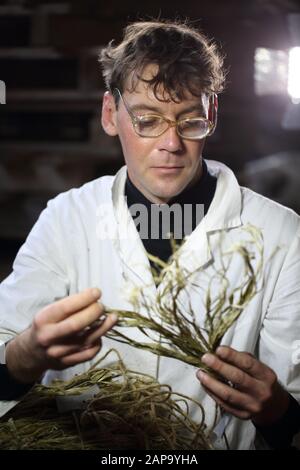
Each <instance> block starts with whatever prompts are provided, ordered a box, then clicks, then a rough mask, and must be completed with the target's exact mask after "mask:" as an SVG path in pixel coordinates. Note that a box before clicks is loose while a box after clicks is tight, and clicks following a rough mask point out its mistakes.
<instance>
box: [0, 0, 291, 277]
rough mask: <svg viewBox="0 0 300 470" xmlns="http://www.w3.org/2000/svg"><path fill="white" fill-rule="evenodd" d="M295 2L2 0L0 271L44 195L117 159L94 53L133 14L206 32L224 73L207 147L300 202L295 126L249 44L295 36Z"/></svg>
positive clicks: (273, 44) (281, 196)
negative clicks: (255, 170)
mask: <svg viewBox="0 0 300 470" xmlns="http://www.w3.org/2000/svg"><path fill="white" fill-rule="evenodd" d="M293 12H298V13H300V2H299V1H289V0H286V1H285V0H277V1H276V0H274V1H267V0H266V1H265V0H248V1H247V0H239V1H238V0H223V1H220V0H209V1H208V0H207V1H206V2H204V1H195V0H184V1H183V0H181V1H178V0H172V1H171V0H168V1H157V0H151V1H144V2H142V1H138V0H130V1H126V2H123V3H122V4H121V3H120V2H119V0H109V1H107V0H105V1H102V0H82V1H79V0H77V1H76V0H75V1H61V2H58V1H56V2H55V1H54V0H53V1H37V0H31V1H30V0H28V1H22V0H15V1H0V80H3V81H5V83H6V88H7V97H6V105H1V106H0V250H1V251H0V279H1V278H3V277H4V276H5V275H6V274H7V273H8V272H9V271H10V269H11V262H12V259H13V258H14V256H15V254H16V251H17V249H18V247H19V246H20V245H21V243H22V242H23V241H24V239H25V238H26V235H27V234H28V232H29V230H30V228H31V227H32V225H33V224H34V222H35V221H36V219H37V217H38V215H39V213H40V211H41V210H42V209H43V208H44V207H45V205H46V202H47V200H48V199H50V198H52V197H54V196H55V195H56V194H57V193H59V192H62V191H66V190H68V189H69V188H71V187H74V186H80V185H81V184H83V183H85V182H86V181H89V180H91V179H94V178H97V177H99V176H101V175H104V174H113V173H115V172H116V170H117V169H118V168H119V167H120V166H121V165H122V164H123V160H122V155H121V151H120V147H119V144H118V142H117V140H116V139H111V138H108V137H107V136H105V135H104V133H103V131H102V129H101V125H100V109H101V107H100V106H101V98H102V94H103V91H104V87H103V82H102V78H101V73H100V67H99V64H98V62H97V56H98V54H99V50H100V48H101V46H103V45H106V44H107V42H108V41H110V40H111V39H113V38H114V39H116V40H119V39H121V36H122V29H123V28H124V26H126V25H127V24H128V23H129V22H131V21H134V20H137V19H151V18H153V17H154V18H159V17H161V18H170V19H174V18H176V17H177V18H181V19H184V18H188V19H189V20H190V21H191V22H192V24H193V25H195V26H197V27H199V28H200V29H201V30H203V31H204V32H205V33H206V34H207V35H208V36H210V37H213V38H215V40H216V41H217V43H218V44H219V45H220V47H221V48H222V50H223V52H224V53H225V54H226V66H227V68H228V70H229V72H228V83H227V88H226V91H225V92H224V93H223V94H222V95H221V96H220V114H219V122H218V127H217V131H216V132H215V134H214V136H213V137H212V138H210V139H209V140H208V142H207V145H206V150H205V156H206V157H207V158H211V159H215V160H220V161H222V162H224V163H226V164H227V165H229V166H230V167H231V168H232V169H233V170H234V171H235V172H236V174H237V176H238V178H239V180H240V182H241V184H245V185H248V186H250V187H254V189H257V188H258V189H259V191H260V192H262V193H264V194H266V195H267V196H270V197H272V198H274V199H277V200H278V201H279V202H282V203H284V204H287V205H289V206H290V207H293V208H294V209H295V210H296V211H299V208H300V196H299V197H298V191H299V190H298V187H299V184H298V179H297V178H298V173H300V167H298V166H297V165H298V162H300V155H299V147H300V145H299V144H300V137H299V130H297V129H294V130H285V129H283V127H282V124H281V123H282V119H283V115H284V113H285V112H286V109H287V107H288V105H289V97H288V96H287V94H286V93H282V94H280V95H277V94H271V95H268V96H260V97H258V96H256V95H255V93H254V53H255V49H256V48H257V47H267V48H271V49H282V50H288V49H289V48H290V47H292V46H294V45H296V44H294V39H293V38H292V37H291V34H290V30H289V27H288V22H287V15H288V14H290V13H293ZM299 45H300V44H299ZM280 152H284V154H282V155H281V157H282V158H281V157H280V158H281V160H280V161H281V163H282V165H283V168H279V170H278V168H277V169H273V170H270V169H267V170H265V171H266V172H265V173H262V174H261V175H260V176H258V177H256V178H255V180H254V181H253V178H252V179H251V178H250V176H249V174H248V173H247V172H248V170H247V169H248V168H249V164H250V165H251V164H252V162H257V161H260V160H263V159H264V157H266V156H268V155H271V154H277V153H280ZM290 156H292V157H291V158H290ZM250 168H251V166H250ZM298 168H299V171H298ZM287 169H288V172H287V171H286V170H287ZM257 181H259V183H260V185H259V186H257V185H256V182H257ZM299 183H300V176H299ZM291 188H292V195H291V196H289V198H288V199H287V198H286V195H287V194H288V193H289V194H290V191H291Z"/></svg>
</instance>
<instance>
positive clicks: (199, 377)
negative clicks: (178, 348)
mask: <svg viewBox="0 0 300 470" xmlns="http://www.w3.org/2000/svg"><path fill="white" fill-rule="evenodd" d="M197 377H198V379H199V380H201V381H202V380H203V379H204V378H205V372H202V370H198V372H197Z"/></svg>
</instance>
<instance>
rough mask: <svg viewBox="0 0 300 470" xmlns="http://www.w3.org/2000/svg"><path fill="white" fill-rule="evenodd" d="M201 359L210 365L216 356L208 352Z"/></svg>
mask: <svg viewBox="0 0 300 470" xmlns="http://www.w3.org/2000/svg"><path fill="white" fill-rule="evenodd" d="M201 361H202V362H204V364H207V365H208V366H210V365H211V364H212V363H213V362H214V356H213V355H212V354H209V353H206V354H204V356H202V359H201Z"/></svg>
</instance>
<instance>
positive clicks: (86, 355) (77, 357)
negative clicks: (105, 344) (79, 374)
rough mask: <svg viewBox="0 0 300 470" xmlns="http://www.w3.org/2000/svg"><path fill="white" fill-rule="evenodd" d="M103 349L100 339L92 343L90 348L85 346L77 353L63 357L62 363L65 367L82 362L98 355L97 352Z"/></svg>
mask: <svg viewBox="0 0 300 470" xmlns="http://www.w3.org/2000/svg"><path fill="white" fill-rule="evenodd" d="M100 349H101V340H99V341H98V343H97V344H95V345H92V346H91V347H89V348H85V349H83V350H81V351H79V352H77V353H74V354H70V355H69V356H66V357H64V358H62V359H61V362H62V364H63V365H64V367H71V366H74V365H76V364H79V363H81V362H85V361H89V360H91V359H93V357H95V356H96V354H97V353H98V352H99V351H100Z"/></svg>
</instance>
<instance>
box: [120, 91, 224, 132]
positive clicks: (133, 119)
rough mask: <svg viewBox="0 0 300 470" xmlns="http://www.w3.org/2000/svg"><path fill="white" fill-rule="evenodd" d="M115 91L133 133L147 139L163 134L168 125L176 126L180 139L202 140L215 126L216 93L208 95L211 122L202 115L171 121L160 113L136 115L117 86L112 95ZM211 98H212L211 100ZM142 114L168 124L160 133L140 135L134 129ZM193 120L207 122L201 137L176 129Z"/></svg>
mask: <svg viewBox="0 0 300 470" xmlns="http://www.w3.org/2000/svg"><path fill="white" fill-rule="evenodd" d="M115 91H117V92H118V95H119V97H120V98H121V100H122V102H123V104H124V107H125V109H126V111H127V113H128V114H129V117H130V119H131V122H132V126H133V129H134V131H135V133H136V134H137V135H138V136H139V137H144V138H147V139H148V138H149V139H156V138H157V137H160V136H161V135H163V134H164V133H165V132H167V130H169V129H170V127H176V132H177V134H178V135H179V136H180V137H181V138H182V139H186V140H202V139H205V138H206V137H209V136H211V135H212V134H213V132H214V130H215V128H216V116H215V102H216V100H217V95H216V94H213V95H211V96H210V106H213V107H214V112H213V122H212V121H211V120H210V119H207V118H203V117H198V118H185V119H177V120H176V121H173V120H172V119H169V118H166V117H165V116H163V115H161V114H151V113H148V114H144V115H143V116H136V115H135V114H134V113H133V112H132V111H131V109H130V106H129V105H128V104H127V103H126V100H125V99H124V98H123V95H122V93H121V92H120V90H119V88H114V91H113V93H112V94H113V96H114V92H115ZM211 98H213V99H212V100H211ZM144 116H154V117H159V118H161V119H163V120H164V121H165V122H166V123H167V124H168V127H167V128H166V129H165V130H164V131H162V132H161V133H160V134H158V135H150V136H145V135H141V134H140V133H139V132H138V131H137V129H136V126H137V124H138V122H139V120H140V118H141V117H144ZM194 120H199V121H206V122H208V123H209V130H208V133H207V134H206V135H204V136H203V137H186V136H184V135H182V134H181V133H180V132H179V130H178V125H179V124H180V123H181V122H188V121H194Z"/></svg>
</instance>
